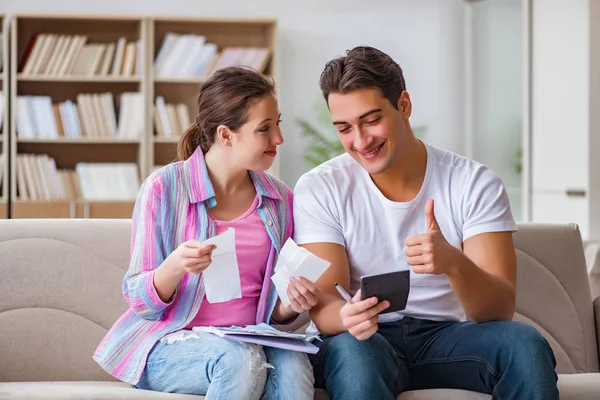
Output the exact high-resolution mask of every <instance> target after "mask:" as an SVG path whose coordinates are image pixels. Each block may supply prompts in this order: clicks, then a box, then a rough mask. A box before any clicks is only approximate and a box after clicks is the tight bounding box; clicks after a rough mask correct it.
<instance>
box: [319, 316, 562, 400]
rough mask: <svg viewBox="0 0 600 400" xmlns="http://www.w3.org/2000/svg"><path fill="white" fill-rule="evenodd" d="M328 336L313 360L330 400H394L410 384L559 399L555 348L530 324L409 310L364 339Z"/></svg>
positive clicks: (413, 387)
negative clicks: (433, 317)
mask: <svg viewBox="0 0 600 400" xmlns="http://www.w3.org/2000/svg"><path fill="white" fill-rule="evenodd" d="M322 339H323V342H322V343H320V342H315V345H317V346H319V347H320V351H319V352H318V353H317V354H315V355H311V356H310V360H311V363H312V364H313V368H314V374H315V386H316V387H318V388H324V389H327V391H328V394H329V397H330V398H331V399H332V400H337V399H345V400H349V399H361V400H365V399H377V400H386V399H389V400H395V399H396V397H397V395H398V394H399V393H401V392H404V391H408V390H419V389H434V388H453V389H465V390H471V391H475V392H481V393H488V394H491V395H492V398H493V399H502V400H509V399H527V400H537V399H540V400H542V399H543V400H554V399H556V400H558V388H557V379H558V377H557V375H556V372H555V371H554V368H555V366H556V360H555V358H554V353H553V352H552V349H551V348H550V345H549V344H548V342H546V340H545V339H544V338H543V336H541V335H540V334H539V333H538V331H537V330H536V329H535V328H533V327H531V326H529V325H526V324H522V323H518V322H507V321H504V322H503V321H498V322H486V323H476V322H435V321H429V320H422V319H414V318H410V317H405V318H403V319H401V320H399V321H396V322H389V323H383V324H379V330H378V331H377V333H376V334H375V335H373V336H372V337H371V338H370V339H368V340H365V341H359V340H356V339H355V338H354V337H353V336H352V335H350V334H349V333H348V332H346V333H342V334H340V335H337V336H324V337H323V338H322Z"/></svg>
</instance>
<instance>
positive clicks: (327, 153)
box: [296, 98, 427, 167]
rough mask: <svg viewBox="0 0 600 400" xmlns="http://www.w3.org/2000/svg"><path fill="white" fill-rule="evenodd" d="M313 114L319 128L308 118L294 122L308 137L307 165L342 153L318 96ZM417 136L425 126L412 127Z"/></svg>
mask: <svg viewBox="0 0 600 400" xmlns="http://www.w3.org/2000/svg"><path fill="white" fill-rule="evenodd" d="M315 114H316V117H317V122H318V123H319V125H320V126H321V128H322V129H324V130H323V131H321V130H320V128H317V127H315V126H313V125H312V124H311V123H310V122H309V121H308V120H306V119H303V118H300V119H297V120H296V122H297V123H298V125H299V126H300V128H301V129H302V134H303V136H305V137H307V138H309V139H310V142H311V143H310V145H309V146H308V147H307V148H306V150H305V152H304V156H303V159H304V161H306V162H307V163H308V164H309V165H311V166H313V167H316V166H317V165H320V164H322V163H324V162H325V161H327V160H330V159H332V158H334V157H336V156H339V155H340V154H342V153H344V151H345V150H344V146H342V143H341V142H340V140H339V138H338V134H337V131H336V130H335V128H334V127H333V124H332V122H333V121H332V119H331V114H329V109H328V108H327V103H325V100H324V99H323V98H320V100H319V101H318V102H316V104H315ZM412 129H413V132H414V133H415V135H416V136H417V137H420V138H421V137H423V136H424V135H425V132H426V131H427V127H425V126H422V125H419V126H415V127H413V128H412Z"/></svg>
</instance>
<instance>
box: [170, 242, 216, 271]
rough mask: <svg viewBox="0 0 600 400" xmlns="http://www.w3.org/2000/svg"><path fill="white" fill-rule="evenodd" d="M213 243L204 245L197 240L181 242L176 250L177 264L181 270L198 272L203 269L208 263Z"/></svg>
mask: <svg viewBox="0 0 600 400" xmlns="http://www.w3.org/2000/svg"><path fill="white" fill-rule="evenodd" d="M215 248H216V246H215V245H212V244H210V245H205V244H204V243H202V242H200V241H198V240H188V241H187V242H184V243H182V244H181V245H180V246H179V247H178V248H177V249H176V250H175V252H176V257H177V261H178V263H177V264H178V265H179V266H180V268H181V269H182V272H189V273H190V274H199V273H201V272H202V271H204V270H205V269H206V268H208V266H209V265H210V263H211V262H212V260H211V255H212V252H213V250H214V249H215Z"/></svg>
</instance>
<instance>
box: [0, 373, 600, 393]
mask: <svg viewBox="0 0 600 400" xmlns="http://www.w3.org/2000/svg"><path fill="white" fill-rule="evenodd" d="M558 387H559V390H560V399H561V400H597V399H598V398H599V397H598V394H599V393H600V373H588V374H560V375H559V379H558ZM9 399H10V400H13V399H28V400H29V399H31V400H58V399H61V400H63V399H64V400H75V399H82V400H92V399H93V400H109V399H116V400H125V399H132V400H136V399H140V400H141V399H148V400H153V399H157V400H160V399H165V400H168V399H173V400H177V399H182V400H186V399H188V400H192V399H195V400H201V399H204V396H192V395H184V394H171V393H160V392H152V391H146V390H136V389H132V388H131V387H130V386H129V385H127V384H126V383H122V382H8V383H5V382H0V400H9ZM315 399H316V400H329V397H328V396H327V393H326V392H325V391H324V390H320V389H317V391H316V394H315ZM425 399H431V400H490V399H491V396H488V395H485V394H481V393H475V392H468V391H464V390H448V389H436V390H420V391H413V392H406V393H402V394H401V395H400V396H398V400H425Z"/></svg>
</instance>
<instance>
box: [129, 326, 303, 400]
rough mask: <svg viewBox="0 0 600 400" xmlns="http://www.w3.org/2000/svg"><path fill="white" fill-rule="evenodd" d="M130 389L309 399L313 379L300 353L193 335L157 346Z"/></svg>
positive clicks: (271, 399) (213, 396)
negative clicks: (135, 383)
mask: <svg viewBox="0 0 600 400" xmlns="http://www.w3.org/2000/svg"><path fill="white" fill-rule="evenodd" d="M134 387H135V388H138V389H146V390H154V391H159V392H170V393H186V394H197V395H205V396H206V399H207V400H217V399H224V400H225V399H226V400H231V399H263V400H276V399H281V400H284V399H286V400H287V399H301V400H313V397H314V376H313V372H312V367H311V365H310V362H309V360H308V357H307V355H306V354H305V353H298V352H292V351H289V350H282V349H277V348H272V347H261V346H257V345H254V344H243V343H239V342H236V341H233V340H231V339H224V338H221V337H218V336H215V335H213V334H210V333H195V335H193V336H189V338H187V339H185V340H178V341H174V342H170V343H169V342H165V341H159V342H158V343H156V345H155V346H154V348H153V349H152V351H151V352H150V354H149V355H148V360H147V362H146V368H145V369H144V372H143V374H142V377H141V379H140V381H139V382H138V383H137V385H135V386H134Z"/></svg>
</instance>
